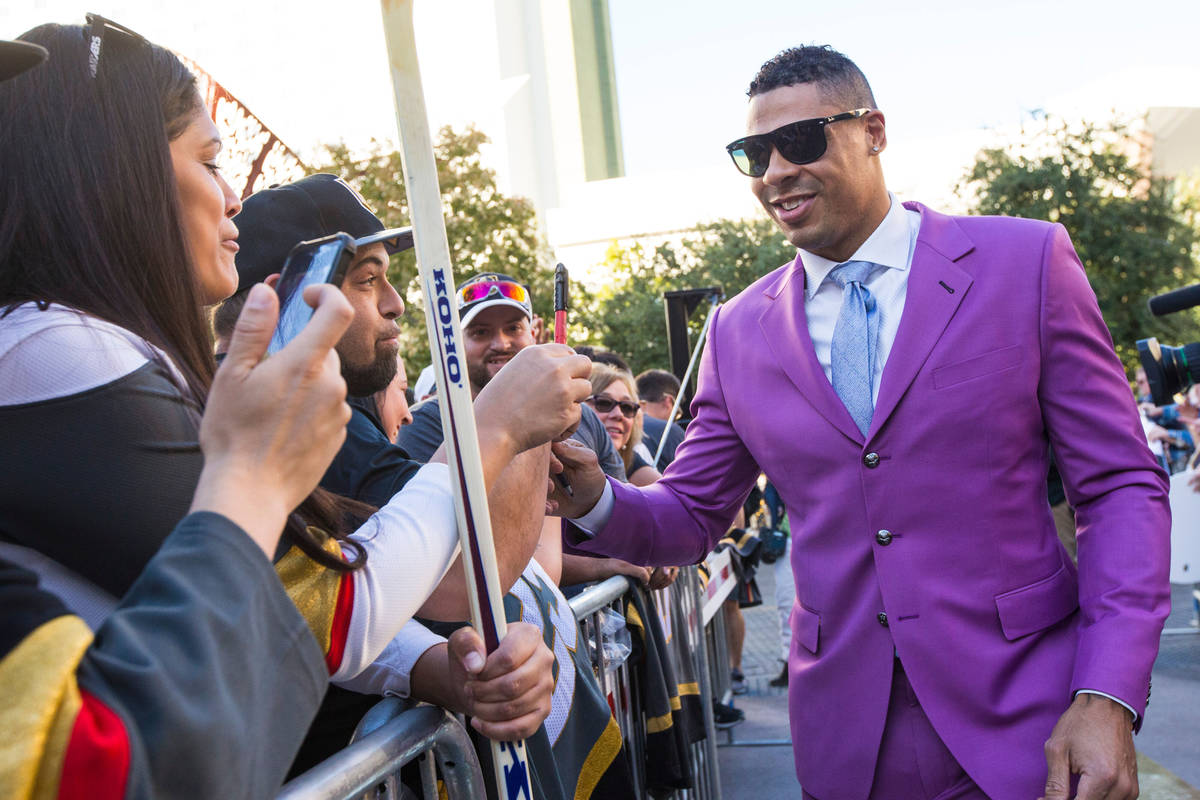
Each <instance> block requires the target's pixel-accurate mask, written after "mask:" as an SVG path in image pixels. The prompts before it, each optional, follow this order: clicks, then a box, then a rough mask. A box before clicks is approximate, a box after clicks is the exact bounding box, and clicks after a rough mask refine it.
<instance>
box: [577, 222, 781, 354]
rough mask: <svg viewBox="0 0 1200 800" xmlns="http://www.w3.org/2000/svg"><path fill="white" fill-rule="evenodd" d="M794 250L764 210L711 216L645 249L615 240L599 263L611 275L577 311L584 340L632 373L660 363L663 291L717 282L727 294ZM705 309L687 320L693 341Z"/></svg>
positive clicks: (663, 338) (663, 337)
mask: <svg viewBox="0 0 1200 800" xmlns="http://www.w3.org/2000/svg"><path fill="white" fill-rule="evenodd" d="M795 257H796V249H795V248H794V247H792V246H791V245H790V244H788V242H787V240H786V239H785V238H784V237H783V235H782V234H781V233H779V231H778V229H777V228H776V227H775V226H774V225H773V224H772V223H771V222H770V221H769V220H767V219H764V218H755V219H752V220H720V221H717V222H712V223H709V224H706V225H702V226H700V227H699V228H698V229H697V230H696V231H695V232H694V233H693V234H692V235H690V236H689V237H688V238H686V239H684V240H683V241H680V242H675V243H669V244H662V245H659V246H658V247H656V248H654V249H652V250H650V249H647V248H645V247H643V246H641V245H634V246H632V247H624V248H623V247H619V246H617V245H615V244H614V245H613V246H612V247H610V248H609V251H608V255H607V258H606V260H605V263H604V266H605V267H606V268H607V269H608V270H609V271H610V272H611V274H612V281H611V283H610V284H609V285H608V286H607V287H605V288H604V289H603V290H601V291H599V292H597V293H596V295H595V296H593V297H590V298H588V303H587V304H586V306H585V307H584V308H583V309H582V310H581V312H580V313H579V315H578V316H579V317H580V327H581V329H582V332H583V334H584V336H585V337H586V341H588V342H589V343H592V344H597V345H599V346H602V347H606V348H608V349H610V350H613V351H615V352H617V353H620V354H621V355H622V356H624V357H625V359H626V360H627V361H628V362H629V366H630V368H631V369H633V370H634V372H635V373H636V372H640V371H642V370H644V369H650V368H655V367H656V368H660V369H665V368H667V367H668V366H669V363H668V355H667V338H666V313H665V310H664V305H663V292H666V291H672V290H679V289H698V288H703V287H707V286H719V287H721V289H722V290H723V291H724V293H725V296H726V297H733V296H734V295H736V294H737V293H738V292H740V291H742V289H744V288H746V287H747V286H748V285H750V284H751V283H753V282H754V281H756V280H758V279H759V278H761V277H762V276H763V275H766V274H767V273H768V272H770V271H771V270H773V269H775V268H776V267H778V266H780V265H781V264H784V263H786V262H788V261H790V260H792V259H793V258H795ZM705 313H706V312H705ZM705 313H701V311H700V310H697V312H696V313H695V314H693V315H692V319H691V320H689V329H690V330H689V333H690V334H691V342H692V344H693V345H694V344H695V341H696V337H697V336H698V335H699V333H700V328H701V326H702V325H703V321H704V316H705Z"/></svg>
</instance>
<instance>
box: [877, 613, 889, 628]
mask: <svg viewBox="0 0 1200 800" xmlns="http://www.w3.org/2000/svg"><path fill="white" fill-rule="evenodd" d="M875 619H877V620H879V624H880V625H882V626H883V627H885V628H886V627H887V626H888V624H887V614H885V613H883V612H882V611H880V612H879V613H878V614H876V615H875Z"/></svg>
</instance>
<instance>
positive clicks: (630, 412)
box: [587, 394, 639, 419]
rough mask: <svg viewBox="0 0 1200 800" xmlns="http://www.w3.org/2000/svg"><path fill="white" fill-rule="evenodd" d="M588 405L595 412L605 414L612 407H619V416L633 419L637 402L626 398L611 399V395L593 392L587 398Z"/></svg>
mask: <svg viewBox="0 0 1200 800" xmlns="http://www.w3.org/2000/svg"><path fill="white" fill-rule="evenodd" d="M587 403H588V405H590V406H591V407H592V408H594V409H596V413H597V414H607V413H608V412H610V411H612V410H613V409H614V408H620V409H621V416H623V417H624V418H625V419H633V418H634V417H636V416H637V412H638V408H639V406H638V404H637V403H630V402H628V401H626V400H613V399H612V398H611V397H605V396H604V395H602V394H594V395H592V396H591V397H589V398H588V399H587Z"/></svg>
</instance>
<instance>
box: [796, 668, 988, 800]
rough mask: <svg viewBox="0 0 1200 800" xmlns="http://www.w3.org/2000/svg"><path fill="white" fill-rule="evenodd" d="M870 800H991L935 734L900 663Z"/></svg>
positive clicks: (808, 799)
mask: <svg viewBox="0 0 1200 800" xmlns="http://www.w3.org/2000/svg"><path fill="white" fill-rule="evenodd" d="M804 800H818V798H816V797H815V796H814V795H811V794H809V793H808V792H804ZM868 800H987V795H985V794H984V793H983V792H982V791H980V789H979V787H978V786H976V785H975V782H974V781H973V780H971V778H970V776H969V775H967V773H966V772H964V771H963V768H962V767H961V766H959V764H958V762H957V761H955V759H954V756H953V755H951V754H950V751H949V750H948V749H947V748H946V745H945V744H943V743H942V740H941V738H940V737H939V736H938V735H937V732H936V731H935V730H934V729H933V725H931V724H930V722H929V718H928V717H926V716H925V712H924V710H922V708H921V704H920V703H918V702H917V695H916V693H915V692H913V688H912V685H911V684H909V682H908V676H906V675H905V674H904V670H903V669H902V668H901V667H900V661H899V659H897V660H896V664H895V670H893V673H892V694H891V698H890V699H889V700H888V712H887V722H886V723H885V724H884V728H883V741H882V742H881V743H880V746H879V758H878V760H877V761H876V763H875V779H874V781H873V783H872V785H871V794H870V795H869V797H868Z"/></svg>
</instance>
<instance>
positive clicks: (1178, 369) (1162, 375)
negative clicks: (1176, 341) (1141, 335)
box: [1137, 338, 1200, 406]
mask: <svg viewBox="0 0 1200 800" xmlns="http://www.w3.org/2000/svg"><path fill="white" fill-rule="evenodd" d="M1137 350H1138V359H1140V360H1141V362H1142V369H1144V370H1146V382H1147V383H1149V384H1150V395H1151V397H1152V399H1153V401H1154V405H1156V406H1165V405H1170V404H1171V403H1172V402H1174V400H1173V399H1172V398H1174V396H1175V395H1177V394H1179V393H1180V392H1182V391H1185V390H1187V389H1188V388H1189V387H1190V386H1191V385H1192V384H1194V383H1196V381H1200V342H1192V343H1190V344H1185V345H1184V346H1183V347H1169V346H1167V345H1161V344H1159V343H1158V340H1157V339H1153V338H1151V339H1138V342H1137Z"/></svg>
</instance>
